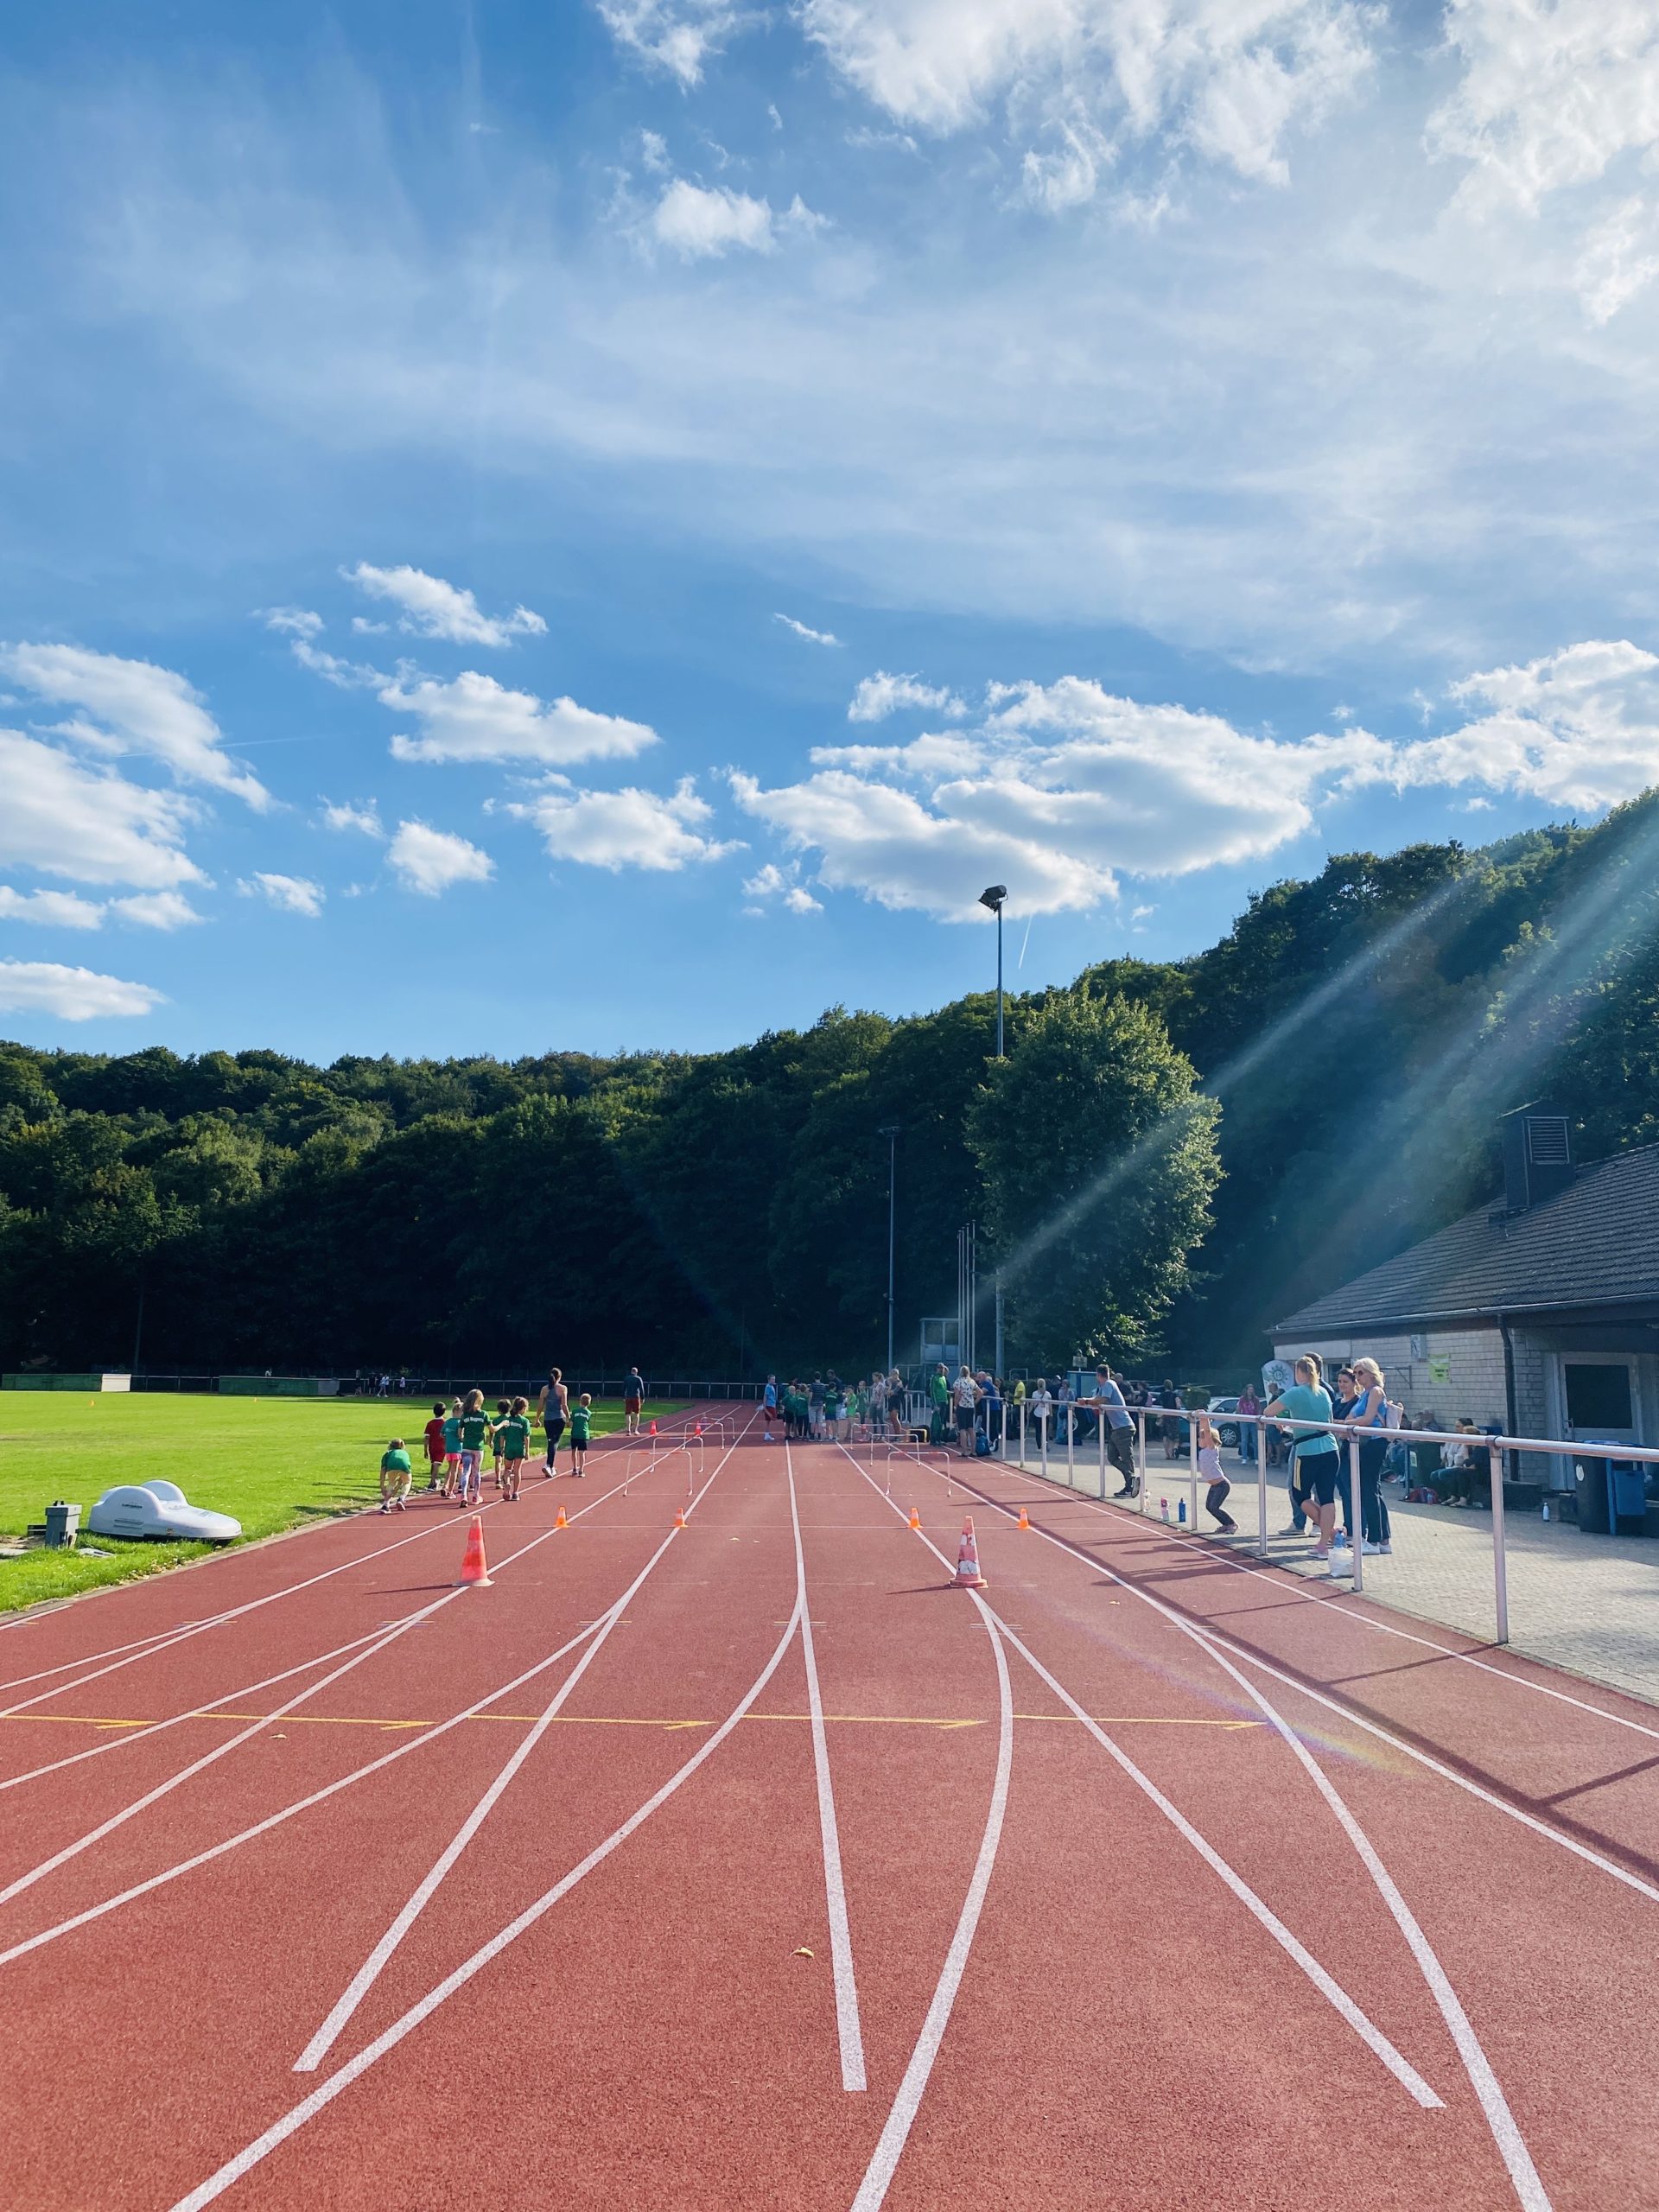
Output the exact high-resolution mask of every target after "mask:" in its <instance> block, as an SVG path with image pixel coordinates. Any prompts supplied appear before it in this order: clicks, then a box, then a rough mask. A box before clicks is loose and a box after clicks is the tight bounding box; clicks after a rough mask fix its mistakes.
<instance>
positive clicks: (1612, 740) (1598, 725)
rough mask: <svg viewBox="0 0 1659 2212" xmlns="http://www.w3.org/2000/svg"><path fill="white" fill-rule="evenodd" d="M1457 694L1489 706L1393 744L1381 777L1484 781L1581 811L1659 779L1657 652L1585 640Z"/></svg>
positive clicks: (1476, 679)
mask: <svg viewBox="0 0 1659 2212" xmlns="http://www.w3.org/2000/svg"><path fill="white" fill-rule="evenodd" d="M1451 696H1452V697H1453V698H1454V699H1457V700H1459V701H1472V702H1477V703H1478V704H1481V705H1484V706H1486V707H1488V708H1490V709H1491V712H1490V713H1487V714H1484V715H1481V716H1480V717H1479V718H1478V720H1476V721H1470V722H1465V724H1464V726H1463V728H1460V729H1458V730H1454V731H1452V732H1451V733H1450V734H1448V735H1446V736H1444V737H1435V738H1426V739H1423V740H1421V741H1418V742H1416V743H1414V744H1412V745H1407V746H1401V747H1396V748H1395V754H1394V758H1393V760H1392V761H1391V762H1390V763H1389V764H1388V765H1387V770H1386V773H1384V772H1383V768H1382V766H1379V771H1378V776H1377V779H1378V780H1387V781H1389V782H1392V783H1395V784H1398V785H1453V786H1455V785H1461V784H1481V785H1485V786H1486V788H1487V789H1488V790H1491V791H1508V792H1510V793H1513V794H1515V795H1516V796H1519V797H1525V798H1538V799H1543V800H1545V801H1546V802H1547V803H1548V804H1550V805H1552V806H1559V807H1567V808H1572V809H1573V810H1577V811H1581V812H1585V813H1595V812H1598V811H1599V810H1601V809H1602V808H1604V807H1608V806H1615V805H1617V804H1618V803H1619V802H1620V801H1621V800H1623V799H1627V798H1635V797H1636V795H1637V792H1638V791H1645V790H1647V789H1648V788H1649V785H1654V784H1659V656H1656V655H1655V654H1653V653H1650V652H1643V650H1642V648H1641V647H1639V646H1637V645H1631V644H1630V642H1629V641H1628V640H1627V639H1618V640H1617V641H1614V640H1607V639H1588V640H1586V642H1585V643H1583V644H1581V645H1568V646H1567V647H1566V648H1565V649H1564V650H1563V651H1561V652H1555V653H1547V654H1544V655H1543V656H1542V657H1541V658H1539V659H1537V660H1532V661H1528V662H1526V663H1525V664H1524V665H1522V666H1520V667H1514V668H1494V669H1488V670H1486V671H1484V673H1483V674H1481V675H1478V676H1471V677H1465V679H1464V680H1463V681H1462V682H1461V683H1454V684H1453V685H1452V687H1451Z"/></svg>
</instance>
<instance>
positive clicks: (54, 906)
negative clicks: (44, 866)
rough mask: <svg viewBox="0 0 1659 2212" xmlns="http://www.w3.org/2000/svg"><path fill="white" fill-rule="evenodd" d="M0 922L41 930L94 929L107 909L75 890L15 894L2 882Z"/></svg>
mask: <svg viewBox="0 0 1659 2212" xmlns="http://www.w3.org/2000/svg"><path fill="white" fill-rule="evenodd" d="M0 921H4V922H33V923H35V925H37V926H38V927H40V928H41V929H55V930H95V929H99V928H101V927H102V926H103V922H104V909H103V907H102V906H99V904H98V902H97V900H96V899H82V898H81V897H79V894H78V893H75V892H73V891H14V890H13V889H12V887H11V886H10V884H8V883H0Z"/></svg>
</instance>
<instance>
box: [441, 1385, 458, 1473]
mask: <svg viewBox="0 0 1659 2212" xmlns="http://www.w3.org/2000/svg"><path fill="white" fill-rule="evenodd" d="M460 1472H461V1400H460V1399H459V1398H452V1399H451V1400H450V1402H449V1410H448V1413H447V1414H445V1415H444V1417H443V1494H444V1496H445V1497H454V1490H455V1478H456V1477H457V1476H458V1475H459V1474H460Z"/></svg>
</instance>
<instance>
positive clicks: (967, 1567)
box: [950, 1514, 990, 1590]
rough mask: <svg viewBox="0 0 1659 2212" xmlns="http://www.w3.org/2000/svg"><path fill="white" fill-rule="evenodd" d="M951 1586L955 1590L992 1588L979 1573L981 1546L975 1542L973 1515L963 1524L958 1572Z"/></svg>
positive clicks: (958, 1555)
mask: <svg viewBox="0 0 1659 2212" xmlns="http://www.w3.org/2000/svg"><path fill="white" fill-rule="evenodd" d="M950 1586H951V1588H952V1589H953V1590H988V1589H989V1587H990V1585H989V1583H988V1582H987V1581H986V1580H985V1578H984V1576H983V1575H982V1573H980V1571H979V1546H978V1545H977V1543H976V1542H975V1541H974V1518H973V1516H972V1514H969V1516H968V1518H967V1519H966V1520H965V1521H964V1522H963V1524H962V1541H961V1543H960V1544H958V1545H957V1571H956V1573H955V1575H954V1576H953V1577H952V1579H951V1585H950Z"/></svg>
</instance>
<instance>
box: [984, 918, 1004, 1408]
mask: <svg viewBox="0 0 1659 2212" xmlns="http://www.w3.org/2000/svg"><path fill="white" fill-rule="evenodd" d="M1007 895H1008V887H1007V884H1006V883H993V884H990V885H988V887H987V888H986V889H985V890H983V891H982V892H981V893H980V894H979V903H980V905H981V906H988V907H989V908H990V910H991V912H992V913H994V914H995V916H996V1057H997V1058H998V1059H999V1060H1000V1059H1003V1058H1006V1057H1007V1055H1006V1054H1005V1053H1004V1052H1003V1050H1002V907H1003V904H1004V902H1005V900H1006V899H1007ZM994 1281H995V1323H996V1368H995V1372H996V1374H997V1376H998V1377H999V1379H1000V1378H1001V1373H1002V1270H1001V1268H998V1269H997V1270H996V1274H995V1278H994Z"/></svg>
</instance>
